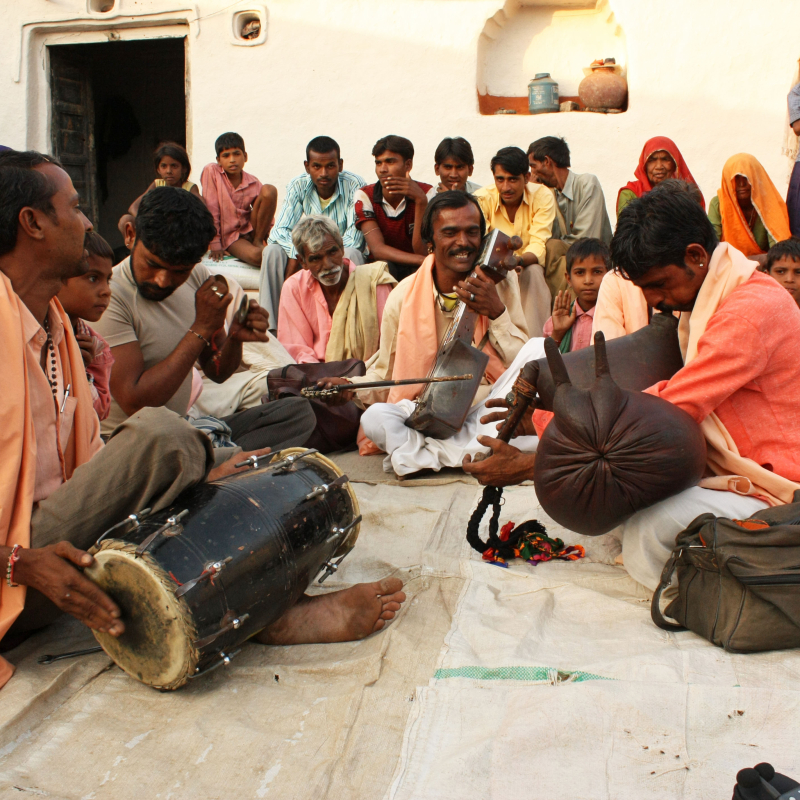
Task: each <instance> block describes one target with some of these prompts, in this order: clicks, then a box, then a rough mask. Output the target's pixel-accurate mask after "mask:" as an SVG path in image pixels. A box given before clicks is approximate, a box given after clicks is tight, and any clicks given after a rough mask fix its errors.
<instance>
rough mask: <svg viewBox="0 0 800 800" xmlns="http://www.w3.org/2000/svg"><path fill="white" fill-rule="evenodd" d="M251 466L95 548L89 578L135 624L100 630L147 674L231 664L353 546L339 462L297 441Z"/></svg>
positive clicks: (142, 677)
mask: <svg viewBox="0 0 800 800" xmlns="http://www.w3.org/2000/svg"><path fill="white" fill-rule="evenodd" d="M263 460H264V459H263V458H262V462H263ZM253 467H254V468H253V469H251V470H249V471H247V472H241V473H238V474H236V475H232V476H230V477H228V478H225V479H223V480H220V481H214V482H213V483H203V484H200V485H198V486H196V487H194V488H192V489H189V490H187V491H186V492H184V493H182V494H181V495H180V496H179V497H178V499H177V500H176V501H175V503H174V504H173V505H172V506H171V507H170V508H168V509H166V510H164V511H161V512H159V513H157V514H153V515H151V516H147V517H145V518H144V519H137V518H136V517H135V516H133V515H132V516H131V517H130V518H128V520H125V521H123V522H122V523H120V525H118V526H115V527H114V528H112V529H111V530H109V531H107V532H106V533H105V534H103V536H101V537H100V539H99V540H98V542H97V544H96V545H95V547H94V548H92V551H91V552H92V553H93V554H94V557H95V562H96V563H95V564H94V565H92V567H91V568H90V569H87V570H86V575H87V576H88V577H89V578H91V579H92V580H93V581H94V582H95V583H96V584H97V585H98V586H100V587H101V588H102V589H103V590H104V591H105V592H107V593H108V594H109V596H110V597H112V598H113V599H114V601H115V602H116V603H117V604H118V605H119V607H120V609H121V610H122V619H123V621H124V622H125V633H123V634H122V636H120V637H119V638H114V637H113V636H110V635H108V634H104V633H99V632H95V636H96V637H97V640H98V642H99V643H100V645H101V646H102V647H103V649H104V650H105V652H106V653H107V654H108V655H109V656H110V658H111V659H112V660H113V661H114V662H115V663H116V664H117V666H119V667H121V668H122V669H123V670H125V672H127V673H128V674H129V675H131V676H132V677H134V678H136V679H137V680H139V681H142V683H146V684H148V685H149V686H153V687H156V688H158V689H177V688H178V687H180V686H182V685H183V684H185V683H186V682H187V681H188V680H189V679H191V678H194V677H197V676H199V675H202V674H204V673H205V672H208V671H210V670H212V669H214V668H216V667H217V666H220V665H221V664H227V663H229V662H230V659H231V658H232V657H233V656H234V655H235V654H236V653H237V652H238V650H237V649H236V648H238V647H239V645H241V644H242V643H243V642H244V641H245V640H246V639H247V638H249V637H250V636H252V635H253V634H255V633H258V631H260V630H262V629H263V628H264V627H266V626H267V625H269V624H270V623H271V622H274V621H275V620H276V619H278V618H279V617H280V616H281V615H282V614H283V613H284V612H286V611H287V609H289V608H290V607H291V606H292V605H293V604H294V603H296V602H297V600H298V599H299V598H300V596H301V595H302V594H303V592H304V591H305V590H306V588H307V587H308V585H309V584H310V583H311V582H312V581H313V580H314V579H315V578H316V577H317V576H318V575H319V574H320V572H321V571H324V572H323V574H322V576H321V577H320V582H322V581H323V580H324V579H325V578H326V577H328V576H329V575H330V574H332V573H333V572H335V571H336V569H337V567H338V564H339V563H340V562H341V560H342V559H343V558H344V557H345V556H346V555H347V554H348V553H349V552H350V550H352V548H353V545H354V544H355V540H356V538H357V537H358V530H359V523H360V522H361V516H360V514H359V508H358V501H357V500H356V496H355V494H354V492H353V490H352V488H351V487H350V484H349V483H348V480H347V476H346V475H343V474H342V473H341V471H340V470H339V469H338V468H337V467H336V465H335V464H334V463H333V462H332V461H330V460H328V459H327V458H325V457H324V456H322V455H320V454H319V453H317V451H316V450H304V449H302V448H292V449H289V450H283V451H282V452H280V453H278V454H277V456H275V457H274V459H273V461H272V462H270V463H269V464H268V465H267V466H265V467H258V462H257V460H256V461H255V463H254V464H253ZM126 529H127V530H126ZM123 530H124V531H125V532H124V533H119V531H123ZM112 533H113V535H114V538H110V535H111V534H112Z"/></svg>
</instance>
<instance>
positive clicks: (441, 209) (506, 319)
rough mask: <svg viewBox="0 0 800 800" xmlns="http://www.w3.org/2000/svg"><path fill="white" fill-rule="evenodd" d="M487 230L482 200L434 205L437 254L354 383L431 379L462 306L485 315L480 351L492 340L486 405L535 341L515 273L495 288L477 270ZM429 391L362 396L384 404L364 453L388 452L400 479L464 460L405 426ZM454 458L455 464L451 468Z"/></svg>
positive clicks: (408, 285) (396, 295) (440, 199)
mask: <svg viewBox="0 0 800 800" xmlns="http://www.w3.org/2000/svg"><path fill="white" fill-rule="evenodd" d="M485 224H486V223H485V221H484V218H483V215H482V214H481V211H480V207H479V205H478V203H477V201H476V200H475V199H474V198H473V197H472V196H471V195H469V194H467V193H465V192H458V191H448V192H442V193H441V194H438V195H437V196H436V197H435V198H434V199H433V200H431V201H430V203H429V204H428V208H427V209H426V211H425V216H424V218H423V221H422V228H421V235H422V238H423V241H425V243H426V244H427V245H428V249H429V252H430V254H429V255H428V257H427V258H426V259H425V261H424V262H423V263H422V265H421V267H420V268H419V270H418V271H417V272H416V273H414V275H411V276H409V277H408V278H405V279H404V280H402V281H401V282H400V283H399V284H398V285H397V287H395V289H394V290H393V291H392V293H391V294H390V295H389V299H388V300H387V302H386V307H385V309H384V312H383V323H382V326H381V346H380V350H379V351H378V353H377V354H376V357H374V358H373V359H372V360H371V362H370V364H368V369H367V374H366V375H364V376H363V377H361V378H354V379H353V382H354V383H356V382H366V381H375V380H390V379H403V378H415V377H424V376H426V375H427V374H428V372H429V371H430V369H431V367H432V366H433V364H434V362H435V361H436V355H437V352H438V350H439V346H440V343H441V342H442V339H443V338H444V336H445V334H446V333H447V331H448V328H449V327H450V325H451V323H452V321H453V318H454V317H455V314H456V309H457V306H458V304H459V302H463V303H464V304H465V305H466V307H467V308H468V309H471V310H472V311H475V312H476V313H477V314H478V315H479V316H478V319H477V322H476V325H475V334H474V339H473V344H474V345H475V346H478V345H479V344H480V343H481V342H482V340H483V339H484V336H485V335H488V338H487V340H486V342H485V344H484V353H486V354H487V355H488V356H489V366H488V367H487V369H486V374H485V375H484V377H483V381H482V386H481V387H480V388H479V390H478V394H477V396H476V398H475V403H476V404H479V403H481V402H482V401H483V400H484V399H485V398H486V396H487V395H488V393H489V391H490V389H491V384H493V383H494V381H495V380H497V378H499V377H500V375H502V374H503V372H504V371H505V369H506V368H507V367H508V365H509V364H511V362H512V361H513V360H514V358H515V357H516V355H517V353H518V352H519V351H520V350H521V349H522V346H523V345H524V344H525V342H526V341H527V340H528V335H527V329H526V326H525V317H524V315H523V312H522V306H521V303H520V295H519V284H518V281H517V276H516V273H515V272H513V271H512V272H511V273H509V275H508V276H507V278H506V279H505V280H503V281H501V282H500V283H499V284H495V283H494V282H493V281H492V280H490V279H489V278H488V277H486V276H485V275H484V274H483V273H482V272H481V271H480V270H477V271H476V270H474V269H473V265H474V264H475V260H476V258H477V256H478V252H479V250H480V247H481V240H482V238H483V235H484V232H485ZM342 383H347V381H346V380H345V379H344V378H332V379H329V380H328V381H327V382H326V385H335V384H342ZM423 389H424V387H423V386H422V385H413V386H396V387H392V389H391V390H388V397H387V390H386V389H380V390H372V391H368V392H359V393H358V400H360V401H361V402H363V403H365V404H367V405H371V404H376V403H377V405H371V407H370V408H369V409H367V412H366V413H365V415H364V417H362V427H363V429H364V433H365V434H366V436H367V437H369V439H371V440H372V441H371V442H364V441H363V440H362V442H361V447H360V451H361V453H362V454H367V453H374V452H379V449H381V450H384V451H386V452H387V453H389V455H390V457H391V458H392V465H393V466H394V468H395V469H396V470H397V471H398V473H399V474H405V473H408V472H415V471H416V470H419V469H425V468H430V469H441V467H442V466H457V465H458V464H459V463H460V458H461V452H462V450H461V448H456V449H457V450H458V453H456V452H455V451H454V452H453V453H452V454H451V456H452V458H451V456H442V455H441V450H442V446H443V445H444V442H442V441H439V440H431V439H428V438H427V437H425V436H423V435H422V434H421V433H419V432H417V431H414V430H411V429H410V428H407V427H406V426H405V424H404V421H405V420H406V418H407V417H408V416H409V415H410V414H411V412H412V411H413V409H414V403H413V400H414V398H416V397H417V396H418V395H419V394H420V393H421V392H422V391H423ZM352 395H353V393H352V392H343V393H342V394H341V395H339V398H341V400H344V399H345V398H348V399H349V397H350V396H352ZM381 401H384V402H381ZM334 402H336V400H334ZM373 442H374V445H373ZM400 449H402V453H405V454H408V455H407V457H406V456H404V455H401V454H400V453H398V456H397V463H395V460H396V459H395V458H394V455H393V454H394V453H395V451H397V450H400ZM445 449H447V448H446V446H445ZM452 459H455V462H454V463H450V462H451V461H452Z"/></svg>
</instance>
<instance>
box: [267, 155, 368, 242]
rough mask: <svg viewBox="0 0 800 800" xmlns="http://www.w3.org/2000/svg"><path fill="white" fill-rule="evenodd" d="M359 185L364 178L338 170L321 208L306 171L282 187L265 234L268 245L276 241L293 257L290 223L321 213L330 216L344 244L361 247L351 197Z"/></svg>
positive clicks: (291, 227) (360, 236) (360, 235)
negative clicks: (278, 205) (277, 209)
mask: <svg viewBox="0 0 800 800" xmlns="http://www.w3.org/2000/svg"><path fill="white" fill-rule="evenodd" d="M363 185H364V179H363V178H362V177H361V176H360V175H356V174H354V173H352V172H348V171H347V170H343V171H342V172H340V173H339V179H338V181H337V184H336V189H335V190H334V192H333V196H332V197H331V199H330V202H329V203H328V205H327V206H325V208H324V209H323V208H322V204H321V203H320V197H319V194H318V192H317V189H316V187H315V186H314V184H313V182H312V181H311V176H310V175H309V174H308V173H303V174H302V175H300V176H299V177H297V178H295V179H294V180H293V181H290V183H289V185H288V186H287V187H286V199H285V200H284V201H283V206H281V211H280V214H278V218H277V220H276V221H275V226H274V227H273V229H272V232H271V233H270V235H269V240H268V241H269V244H279V245H280V246H281V247H282V248H283V249H284V250H285V251H286V254H287V255H288V256H289V258H297V251H296V250H295V249H294V245H293V244H292V230H293V228H294V226H295V225H297V223H298V222H300V220H301V219H302V218H303V217H305V216H308V215H311V214H322V215H323V216H325V217H330V218H331V220H333V222H335V223H336V225H338V227H339V233H341V234H342V240H343V242H344V246H345V247H355V248H356V249H358V250H363V249H364V237H363V236H362V234H361V231H360V230H358V228H356V225H355V221H356V220H355V210H354V205H353V196H354V195H355V193H356V190H357V189H359V188H360V187H362V186H363Z"/></svg>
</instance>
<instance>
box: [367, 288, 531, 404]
mask: <svg viewBox="0 0 800 800" xmlns="http://www.w3.org/2000/svg"><path fill="white" fill-rule="evenodd" d="M413 278H414V276H413V275H409V277H407V278H404V279H403V280H402V281H400V283H398V284H397V286H395V287H394V289H393V290H392V293H391V294H390V295H389V299H388V300H387V301H386V307H385V308H384V309H383V321H382V323H381V346H380V349H379V350H378V352H377V353H375V355H374V356H373V357H372V358H371V359H370V360H369V361H368V362H367V373H366V375H364V376H363V377H358V378H352V381H353V383H364V382H366V381H386V380H391V379H392V373H393V371H394V358H395V352H396V350H397V329H398V327H399V324H400V311H401V310H402V308H403V301H404V300H405V296H406V294H408V291H409V289H410V287H411V282H412V280H413ZM497 294H498V295H499V297H500V300H501V301H502V302H503V305H504V306H505V307H506V310H505V311H504V312H503V313H502V314H501V315H500V316H499V317H498V318H497V319H493V320H490V321H489V341H490V342H491V344H492V347H494V349H495V350H496V351H497V355H498V356H499V357H500V360H501V361H502V362H503V365H504V366H506V367H508V366H509V365H510V364H511V362H512V361H513V360H514V359H515V358H516V356H517V353H519V351H520V350H521V349H522V346H523V345H524V344H525V342H527V341H528V333H527V327H526V325H525V316H524V314H523V313H522V304H521V303H520V295H519V281H518V280H517V273H516V272H510V273H509V274H508V276H507V277H506V279H505V280H504V281H501V282H500V283H499V284H497ZM431 307H432V309H433V313H434V314H435V315H436V334H437V336H438V339H439V341H440V342H441V341H442V339H443V337H444V334H445V332H446V331H447V328H448V327H449V325H450V322H451V321H452V319H453V315H454V314H455V309H453V311H442V309H441V308H440V307H439V304H438V303H437V302H436V290H435V287H434V293H433V297H432V298H431ZM474 344H476V345H477V344H478V343H477V342H475V343H474ZM415 377H416V376H415ZM481 383H482V387H481V389H479V390H478V394H477V396H476V398H475V402H476V403H479V402H483V400H484V399H485V398H486V396H487V395H488V394H489V391H490V385H489V382H488V380H487V378H486V376H485V375H484V376H483V381H482V382H481ZM483 387H485V388H483ZM388 395H389V390H388V389H374V390H371V391H364V392H359V393H358V394H357V396H356V399H357V400H358V401H360V402H361V403H363V404H364V405H371V404H372V403H385V402H386V399H387V397H388Z"/></svg>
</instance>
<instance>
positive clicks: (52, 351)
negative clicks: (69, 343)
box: [44, 317, 58, 403]
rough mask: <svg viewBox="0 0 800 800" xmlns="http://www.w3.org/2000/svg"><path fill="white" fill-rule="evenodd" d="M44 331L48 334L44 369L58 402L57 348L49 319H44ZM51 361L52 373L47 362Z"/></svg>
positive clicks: (54, 398) (54, 397)
mask: <svg viewBox="0 0 800 800" xmlns="http://www.w3.org/2000/svg"><path fill="white" fill-rule="evenodd" d="M44 331H45V333H46V334H47V341H46V342H45V345H44V346H45V348H46V354H45V367H44V375H45V377H46V378H47V382H48V383H49V384H50V390H51V391H52V392H53V400H55V401H56V403H57V402H58V372H57V368H56V347H55V344H54V343H53V335H52V334H51V333H50V320H49V319H48V317H45V318H44ZM48 358H49V360H50V364H49V368H50V371H49V372H48V365H47V360H48Z"/></svg>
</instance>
